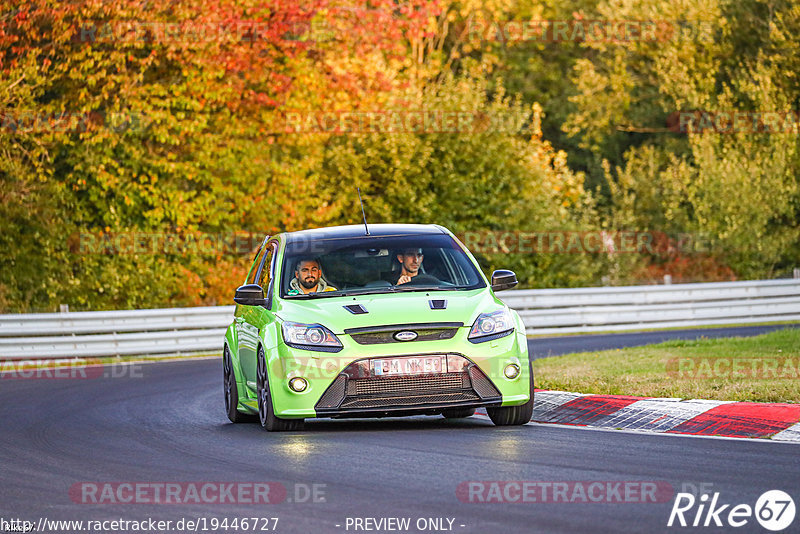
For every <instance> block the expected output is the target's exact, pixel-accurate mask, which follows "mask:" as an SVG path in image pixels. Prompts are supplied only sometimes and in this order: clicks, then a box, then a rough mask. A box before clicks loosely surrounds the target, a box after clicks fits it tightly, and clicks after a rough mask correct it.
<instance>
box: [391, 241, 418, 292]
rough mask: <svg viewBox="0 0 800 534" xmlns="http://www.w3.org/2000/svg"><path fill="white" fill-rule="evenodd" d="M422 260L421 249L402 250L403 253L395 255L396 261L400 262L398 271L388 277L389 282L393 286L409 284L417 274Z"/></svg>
mask: <svg viewBox="0 0 800 534" xmlns="http://www.w3.org/2000/svg"><path fill="white" fill-rule="evenodd" d="M423 259H424V256H423V254H422V249H421V248H407V249H403V252H401V253H400V254H398V255H397V261H399V262H400V270H399V271H398V272H395V273H392V274H391V275H389V282H391V283H392V285H395V286H399V285H400V284H406V283H408V282H410V281H411V279H412V278H414V277H415V276H417V275H418V274H419V269H420V267H422V260H423Z"/></svg>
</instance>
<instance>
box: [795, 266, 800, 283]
mask: <svg viewBox="0 0 800 534" xmlns="http://www.w3.org/2000/svg"><path fill="white" fill-rule="evenodd" d="M794 279H795V280H800V267H795V268H794Z"/></svg>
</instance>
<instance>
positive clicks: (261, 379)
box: [256, 347, 305, 432]
mask: <svg viewBox="0 0 800 534" xmlns="http://www.w3.org/2000/svg"><path fill="white" fill-rule="evenodd" d="M256 359H257V360H258V363H257V364H256V390H257V391H258V419H259V421H260V422H261V427H262V428H264V429H265V430H268V431H270V432H282V431H285V430H302V429H303V426H304V422H305V421H304V420H303V419H281V418H280V417H278V416H276V415H275V409H274V408H273V406H272V395H271V394H270V390H269V379H268V377H267V360H266V357H265V355H264V349H263V348H261V347H258V355H257V357H256Z"/></svg>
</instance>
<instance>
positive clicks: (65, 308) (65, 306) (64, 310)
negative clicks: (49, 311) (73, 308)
mask: <svg viewBox="0 0 800 534" xmlns="http://www.w3.org/2000/svg"><path fill="white" fill-rule="evenodd" d="M58 311H59V312H61V313H69V304H59V305H58Z"/></svg>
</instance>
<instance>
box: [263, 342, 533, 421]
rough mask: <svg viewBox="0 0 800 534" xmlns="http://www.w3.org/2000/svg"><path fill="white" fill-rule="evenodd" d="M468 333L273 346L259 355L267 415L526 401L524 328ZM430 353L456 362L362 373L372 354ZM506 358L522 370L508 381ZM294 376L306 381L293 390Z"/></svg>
mask: <svg viewBox="0 0 800 534" xmlns="http://www.w3.org/2000/svg"><path fill="white" fill-rule="evenodd" d="M468 330H469V328H467V327H463V328H459V329H458V332H457V334H456V335H455V336H453V337H452V338H450V339H438V340H426V341H420V342H405V343H402V342H398V343H388V344H374V345H364V344H359V343H356V342H355V341H354V340H353V339H351V336H349V335H338V337H339V339H340V340H341V341H342V344H343V346H344V347H343V349H342V350H341V351H340V352H338V353H323V352H314V351H308V350H302V349H296V348H292V347H288V346H287V345H285V344H283V343H279V344H278V345H277V346H276V347H274V348H273V349H271V350H268V351H267V354H266V356H267V359H268V362H267V363H268V366H269V376H270V390H271V392H272V395H273V407H274V410H275V414H276V415H277V416H278V417H283V418H301V417H302V418H312V417H359V416H367V417H381V416H401V415H412V414H436V413H441V412H442V410H444V409H448V408H470V407H471V408H478V407H493V406H513V405H519V404H524V403H525V402H527V401H528V399H529V394H530V389H529V380H530V377H529V372H528V350H527V339H526V338H525V335H524V333H519V332H514V333H512V334H511V335H508V336H505V337H502V338H499V339H494V340H490V341H486V342H484V343H477V344H476V343H470V342H469V341H467V334H468ZM434 355H440V356H447V358H448V361H451V360H452V361H456V360H459V361H462V362H463V363H462V364H461V365H455V366H454V365H449V366H448V369H447V372H441V373H439V374H428V375H414V376H407V375H404V376H391V377H389V376H381V377H377V376H374V375H371V374H370V373H369V372H368V371H365V369H368V366H369V364H368V362H369V361H370V360H371V359H375V358H387V357H391V358H403V357H408V356H414V357H425V356H434ZM509 363H516V364H517V365H519V367H520V368H521V371H522V372H521V373H520V374H519V376H517V377H515V378H514V379H508V378H506V377H505V376H504V374H503V369H504V367H505V366H506V365H508V364H509ZM296 376H302V377H303V378H305V379H306V381H307V382H308V387H307V389H306V390H305V391H303V392H301V393H297V392H294V391H292V390H291V389H290V388H289V387H288V383H289V380H290V379H291V378H293V377H296Z"/></svg>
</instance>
